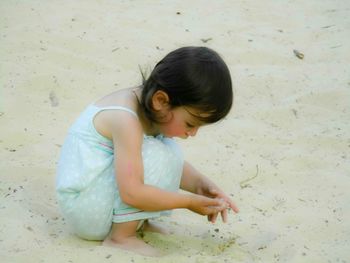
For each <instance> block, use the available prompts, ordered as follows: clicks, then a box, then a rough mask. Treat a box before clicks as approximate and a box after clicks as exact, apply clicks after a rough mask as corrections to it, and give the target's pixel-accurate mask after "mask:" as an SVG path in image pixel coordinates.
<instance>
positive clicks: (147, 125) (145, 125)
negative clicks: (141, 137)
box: [132, 86, 159, 136]
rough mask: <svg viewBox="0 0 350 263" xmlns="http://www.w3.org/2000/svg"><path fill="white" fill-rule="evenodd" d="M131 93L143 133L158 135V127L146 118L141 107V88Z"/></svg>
mask: <svg viewBox="0 0 350 263" xmlns="http://www.w3.org/2000/svg"><path fill="white" fill-rule="evenodd" d="M132 92H133V94H134V96H135V103H136V104H137V115H138V117H139V120H140V122H141V125H142V129H143V131H144V133H145V134H146V135H150V136H157V135H159V129H158V125H157V124H156V123H154V122H152V121H151V120H149V119H148V118H147V115H146V114H145V112H144V109H143V107H142V106H141V95H142V86H139V87H137V88H135V89H133V90H132Z"/></svg>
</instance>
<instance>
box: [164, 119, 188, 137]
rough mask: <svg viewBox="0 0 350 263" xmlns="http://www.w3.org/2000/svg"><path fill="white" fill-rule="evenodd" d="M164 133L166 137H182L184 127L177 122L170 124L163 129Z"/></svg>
mask: <svg viewBox="0 0 350 263" xmlns="http://www.w3.org/2000/svg"><path fill="white" fill-rule="evenodd" d="M164 133H165V134H166V135H168V136H179V135H180V136H182V135H183V134H184V133H185V129H184V127H182V125H180V123H177V122H171V123H169V124H168V125H165V127H164Z"/></svg>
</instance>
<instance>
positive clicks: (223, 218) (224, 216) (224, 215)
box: [221, 209, 227, 223]
mask: <svg viewBox="0 0 350 263" xmlns="http://www.w3.org/2000/svg"><path fill="white" fill-rule="evenodd" d="M221 218H222V221H223V222H224V223H226V222H227V209H225V210H222V211H221Z"/></svg>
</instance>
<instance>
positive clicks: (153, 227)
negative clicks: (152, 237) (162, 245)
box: [140, 220, 170, 235]
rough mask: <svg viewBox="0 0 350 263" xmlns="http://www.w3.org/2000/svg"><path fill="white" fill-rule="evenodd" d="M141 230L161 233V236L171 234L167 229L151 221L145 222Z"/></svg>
mask: <svg viewBox="0 0 350 263" xmlns="http://www.w3.org/2000/svg"><path fill="white" fill-rule="evenodd" d="M140 230H141V231H145V232H154V233H159V234H163V235H168V234H170V231H168V230H167V229H166V228H164V227H162V226H160V225H158V224H155V223H153V222H150V221H149V220H145V222H144V223H143V225H142V227H141V229H140Z"/></svg>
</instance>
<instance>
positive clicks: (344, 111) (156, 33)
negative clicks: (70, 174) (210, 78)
mask: <svg viewBox="0 0 350 263" xmlns="http://www.w3.org/2000/svg"><path fill="white" fill-rule="evenodd" d="M185 45H205V46H208V47H211V48H214V49H215V50H217V51H218V52H219V53H220V54H221V55H222V56H223V57H224V59H225V60H226V61H227V63H228V64H229V67H230V70H231V72H232V78H233V82H234V86H235V94H236V99H235V105H234V110H233V112H232V114H230V116H228V117H227V118H226V120H224V121H223V122H221V123H219V124H217V125H214V126H211V127H207V128H204V129H203V130H201V131H200V133H199V134H198V136H197V137H196V138H194V139H191V140H188V141H184V142H181V144H182V146H183V149H184V152H185V155H186V157H187V159H188V160H190V161H192V163H193V164H194V165H195V166H196V167H198V168H199V169H200V170H201V171H203V172H204V173H206V174H207V175H208V176H210V177H211V178H213V179H214V180H215V181H216V182H217V183H218V184H219V185H220V186H221V187H222V188H223V189H225V190H226V191H227V192H228V193H230V194H231V195H232V196H233V198H234V199H235V200H236V202H237V204H238V205H239V207H240V209H241V213H240V214H239V215H237V216H233V215H231V217H230V219H229V222H228V223H227V224H223V223H221V222H218V223H217V224H215V225H212V224H210V223H207V222H206V220H205V218H204V217H200V216H197V215H195V214H191V213H190V212H188V211H185V210H177V211H175V212H174V214H173V216H172V217H171V218H164V219H161V220H160V221H161V223H162V224H164V225H165V226H166V227H168V228H169V229H170V230H171V231H173V232H174V234H172V235H169V236H161V235H156V234H153V235H150V234H149V235H146V237H145V238H146V240H148V241H149V242H150V243H151V244H153V245H154V246H156V247H159V248H160V249H161V250H162V251H163V252H164V253H165V254H166V255H165V256H164V257H162V258H157V259H153V258H145V257H142V256H138V255H135V254H132V253H129V252H125V251H119V250H115V249H111V248H104V247H101V246H99V243H97V242H87V241H83V240H81V239H78V238H76V237H75V236H73V235H72V234H71V233H70V231H69V229H68V228H67V226H66V225H65V222H64V220H63V219H62V217H61V215H60V213H59V211H58V207H57V204H56V201H55V192H54V178H55V166H56V162H57V157H58V154H59V150H60V146H61V144H62V142H63V139H64V137H65V134H66V132H67V129H68V127H69V126H70V124H71V123H72V122H73V121H74V119H75V118H76V117H77V116H78V114H79V113H80V112H81V111H82V110H83V109H84V107H85V106H86V105H87V104H89V103H91V102H92V101H94V100H95V99H97V98H99V97H100V96H102V95H104V94H106V93H108V92H111V91H113V90H115V89H119V88H124V87H130V86H132V85H138V84H139V83H140V79H141V78H140V76H139V73H138V65H140V66H146V67H147V66H149V67H153V65H154V63H155V62H156V61H157V60H159V59H160V58H162V57H163V56H164V55H165V54H166V53H168V52H169V51H171V50H173V49H175V48H178V47H180V46H185ZM294 49H297V50H299V51H300V52H302V53H303V54H304V59H299V58H297V57H296V56H295V55H294V54H293V50H294ZM349 63H350V2H349V1H347V0H343V1H334V0H328V1H326V0H325V1H318V0H310V1H301V0H300V1H299V0H297V1H106V0H94V1H93V0H88V1H56V0H54V1H35V0H31V1H6V0H3V1H0V89H1V90H0V91H1V93H0V127H1V131H0V160H1V161H0V259H1V260H0V261H1V262H29V263H31V262H177V263H181V262H350V249H349V248H350V240H349V239H350V203H349V200H350V191H349V189H350V163H349V158H350V109H349V105H350V65H349Z"/></svg>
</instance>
